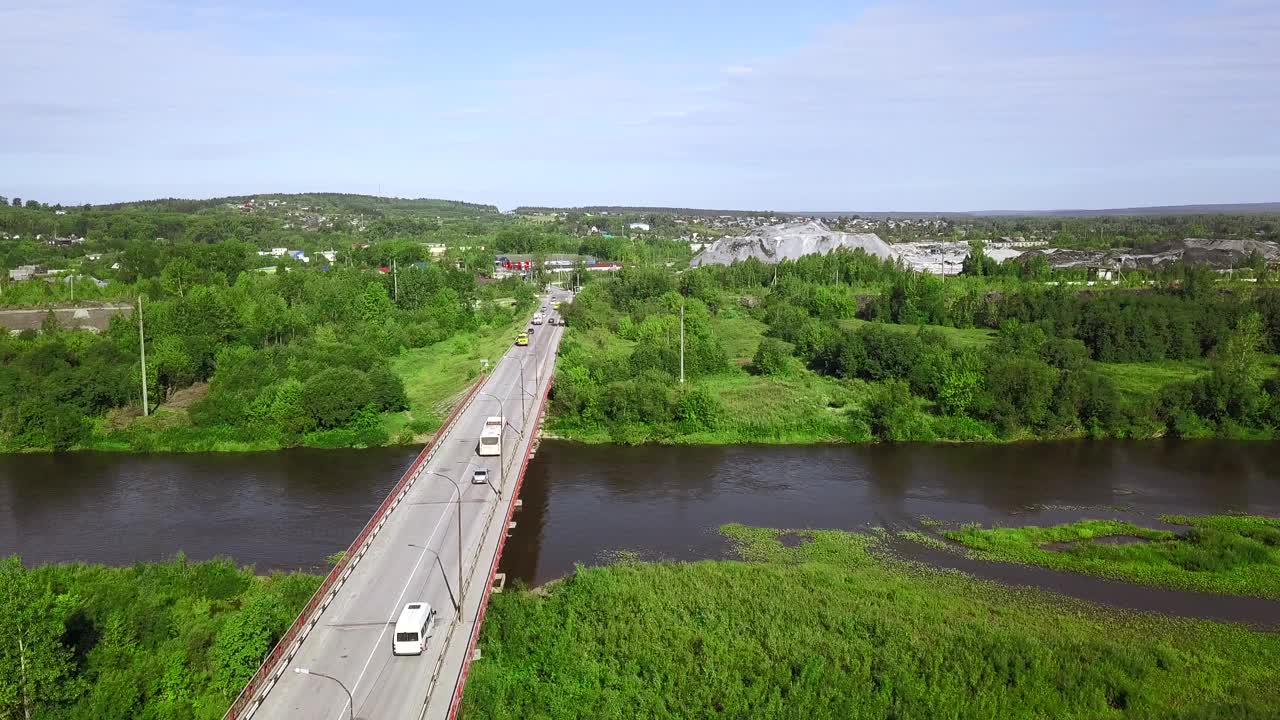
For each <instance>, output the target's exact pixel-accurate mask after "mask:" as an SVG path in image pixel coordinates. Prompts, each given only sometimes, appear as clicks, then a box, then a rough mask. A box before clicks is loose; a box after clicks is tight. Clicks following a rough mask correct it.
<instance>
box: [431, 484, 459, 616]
mask: <svg viewBox="0 0 1280 720" xmlns="http://www.w3.org/2000/svg"><path fill="white" fill-rule="evenodd" d="M427 472H428V473H430V474H431V475H435V476H436V477H442V478H444V479H445V480H448V481H449V483H450V484H452V485H453V489H454V490H457V491H458V503H457V504H458V622H462V614H463V612H464V608H465V607H466V605H465V604H464V603H465V602H466V598H467V591H466V588H465V587H464V586H463V584H462V486H461V485H459V484H458V483H456V482H454V480H453V478H451V477H449V476H448V475H445V474H444V473H438V472H436V471H435V470H427Z"/></svg>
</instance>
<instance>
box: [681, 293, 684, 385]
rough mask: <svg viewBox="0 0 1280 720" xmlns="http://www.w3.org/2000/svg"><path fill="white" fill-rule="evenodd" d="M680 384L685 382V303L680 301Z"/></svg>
mask: <svg viewBox="0 0 1280 720" xmlns="http://www.w3.org/2000/svg"><path fill="white" fill-rule="evenodd" d="M680 384H681V385H683V384H684V303H683V302H681V303H680Z"/></svg>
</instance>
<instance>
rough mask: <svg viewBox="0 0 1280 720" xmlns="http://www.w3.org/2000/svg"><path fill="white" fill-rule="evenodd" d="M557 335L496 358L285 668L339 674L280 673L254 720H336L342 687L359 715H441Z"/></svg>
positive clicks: (547, 331)
mask: <svg viewBox="0 0 1280 720" xmlns="http://www.w3.org/2000/svg"><path fill="white" fill-rule="evenodd" d="M553 299H567V295H565V294H564V293H561V292H558V291H557V293H556V294H555V295H554V296H552V298H550V299H548V300H546V301H545V302H546V305H547V306H548V307H547V309H548V310H549V311H550V310H551V307H550V303H551V301H552V300H553ZM562 333H563V328H562V327H560V326H552V325H542V326H539V327H538V328H537V331H536V332H535V333H534V335H533V336H532V337H530V339H529V340H530V342H529V345H528V347H517V346H514V345H513V346H512V347H511V348H510V349H509V350H508V352H507V353H506V354H505V355H504V356H503V357H502V359H501V360H500V361H498V362H497V364H496V365H495V366H494V367H493V369H492V372H491V374H490V375H489V377H488V378H487V379H486V380H485V382H484V384H483V385H482V386H481V387H480V388H479V390H478V391H477V392H476V393H474V394H473V395H472V396H471V400H470V402H469V404H468V405H467V407H466V408H465V409H463V410H462V412H461V413H460V414H459V415H458V419H457V421H456V422H455V423H454V425H453V426H452V428H451V429H449V428H446V429H445V434H444V435H443V436H442V437H440V438H438V440H437V448H436V450H435V453H434V455H433V456H432V457H431V459H430V460H429V461H428V462H427V463H426V464H425V465H424V470H423V472H422V474H421V475H419V476H418V479H417V480H416V481H415V482H414V484H413V485H412V486H411V487H410V488H409V490H408V493H407V494H406V496H405V497H404V499H403V500H402V501H401V502H400V504H399V505H398V506H397V507H396V508H395V509H394V510H393V511H392V512H391V513H390V514H389V515H387V518H386V524H385V525H384V527H383V528H382V530H381V531H380V532H379V533H378V535H377V536H376V537H375V538H374V541H373V543H372V544H371V545H370V547H369V549H368V551H366V553H365V555H364V557H363V558H362V559H361V560H360V562H359V563H357V564H356V565H355V569H354V570H353V571H352V573H351V576H350V577H349V578H348V579H347V581H346V582H345V583H344V584H343V585H342V587H341V589H340V591H339V593H338V595H337V596H336V597H335V598H334V599H333V601H332V602H331V603H330V605H329V607H328V608H327V609H326V610H325V611H324V614H323V615H322V616H321V619H320V622H319V623H318V624H317V625H316V626H315V628H314V629H313V630H312V631H311V633H310V634H309V635H308V636H307V638H306V640H305V641H304V642H303V644H302V646H301V647H300V648H299V649H298V652H297V654H296V655H295V657H294V658H293V661H292V662H291V663H290V665H289V667H290V670H292V669H293V668H307V669H309V670H311V671H312V672H313V673H323V674H324V675H328V676H331V677H332V678H335V679H336V680H337V681H338V682H334V681H333V680H330V679H328V678H324V677H319V676H318V675H315V674H312V675H304V674H297V673H295V672H292V671H286V672H284V674H283V675H281V677H280V680H279V682H278V683H276V685H275V686H274V687H273V688H272V689H271V691H270V693H269V694H268V695H267V697H266V699H265V701H264V702H263V703H262V705H261V706H260V707H259V708H258V710H257V712H255V713H254V715H253V717H254V718H255V720H257V719H259V718H262V719H267V720H274V719H277V718H280V719H283V718H289V719H291V720H292V719H295V718H302V719H306V720H313V719H314V720H343V719H345V718H347V717H348V713H349V712H350V711H349V710H348V700H347V692H346V690H344V689H343V687H342V686H343V685H344V686H345V687H346V688H347V689H349V690H350V693H351V696H352V697H353V698H354V701H355V703H354V710H355V713H354V714H355V717H357V718H366V719H367V720H372V719H375V718H376V719H377V720H393V719H400V718H405V719H418V718H445V717H447V716H448V714H449V710H450V705H451V702H452V701H453V699H454V696H455V693H456V692H457V690H458V687H457V683H458V682H459V681H460V677H461V675H462V671H463V667H464V664H465V660H466V656H467V654H468V652H467V651H468V646H469V642H470V640H471V634H472V632H473V630H474V629H475V628H474V624H475V620H476V614H477V612H478V610H479V609H480V604H481V603H482V602H483V601H484V598H485V594H486V593H485V590H486V587H487V585H488V584H489V582H490V570H491V564H492V562H493V559H494V554H495V552H496V550H497V545H498V539H499V538H500V537H501V536H502V535H503V534H505V533H506V531H507V527H506V518H507V508H508V505H509V503H510V502H512V500H513V498H512V497H511V495H512V493H513V491H514V489H515V485H516V481H517V478H518V475H519V473H520V472H521V469H522V465H523V462H524V458H525V455H526V451H527V449H528V447H529V444H530V443H531V442H532V441H533V440H534V436H536V434H537V432H536V431H537V428H536V423H537V418H538V413H539V412H540V408H541V403H542V401H543V399H544V397H545V389H546V385H547V383H549V382H550V375H551V369H552V365H553V363H554V360H555V352H556V348H557V347H558V345H559V342H560V336H561V334H562ZM522 376H523V384H522ZM499 405H501V407H499ZM494 415H502V416H504V417H505V418H506V421H507V426H506V430H505V432H504V434H503V439H502V458H501V463H499V458H497V457H493V456H487V457H481V456H480V455H478V454H477V452H476V450H477V445H478V442H479V437H480V430H481V427H482V426H483V424H484V420H485V418H486V417H488V416H494ZM500 465H501V467H500ZM477 468H488V470H489V476H490V483H491V484H489V485H485V484H472V482H471V477H472V473H473V471H474V470H475V469H477ZM504 476H505V486H504V485H503V483H504V480H503V478H504ZM455 483H456V487H457V488H460V489H461V512H462V534H461V537H462V569H463V571H462V575H463V589H464V591H465V593H464V594H465V606H464V608H463V613H462V621H461V622H459V621H458V613H457V612H456V610H455V600H456V597H457V594H458V583H459V580H458V575H459V573H458V567H459V553H458V525H457V513H458V509H459V504H458V490H457V489H455ZM500 491H501V492H500ZM518 517H519V515H518V514H517V515H516V518H517V519H518ZM418 600H425V601H426V602H428V603H430V604H431V607H433V608H435V609H436V610H437V620H436V623H435V627H434V631H433V632H432V635H431V638H430V639H429V640H428V643H427V648H426V650H425V651H424V652H423V654H422V655H418V656H398V657H397V656H393V655H392V654H391V639H392V635H393V634H394V627H395V622H396V619H397V618H398V617H399V615H400V611H401V609H402V608H403V607H404V606H405V604H406V603H410V602H414V601H418ZM433 680H434V682H433ZM339 683H341V685H339Z"/></svg>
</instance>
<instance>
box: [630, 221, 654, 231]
mask: <svg viewBox="0 0 1280 720" xmlns="http://www.w3.org/2000/svg"><path fill="white" fill-rule="evenodd" d="M627 227H629V228H631V229H632V230H640V231H642V232H649V223H631V224H630V225H628V226H627Z"/></svg>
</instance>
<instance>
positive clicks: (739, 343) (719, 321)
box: [711, 306, 769, 365]
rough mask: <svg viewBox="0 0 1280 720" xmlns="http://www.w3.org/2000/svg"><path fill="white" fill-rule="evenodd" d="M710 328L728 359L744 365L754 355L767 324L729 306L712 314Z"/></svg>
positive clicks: (767, 327)
mask: <svg viewBox="0 0 1280 720" xmlns="http://www.w3.org/2000/svg"><path fill="white" fill-rule="evenodd" d="M711 329H712V332H714V333H715V335H716V337H717V338H719V340H720V344H721V345H723V346H724V349H725V352H726V353H728V355H729V361H730V362H733V363H734V364H737V365H746V364H748V363H750V362H751V359H752V358H753V357H755V354H756V348H758V347H760V340H761V338H763V337H764V333H765V331H766V330H768V329H769V326H768V325H765V324H764V323H763V322H761V321H759V320H757V319H755V318H753V317H750V316H749V315H747V314H745V313H743V312H742V311H741V310H739V309H738V308H737V307H736V306H729V307H726V308H724V309H723V310H721V311H720V312H719V313H718V314H717V315H714V316H712V319H711Z"/></svg>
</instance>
